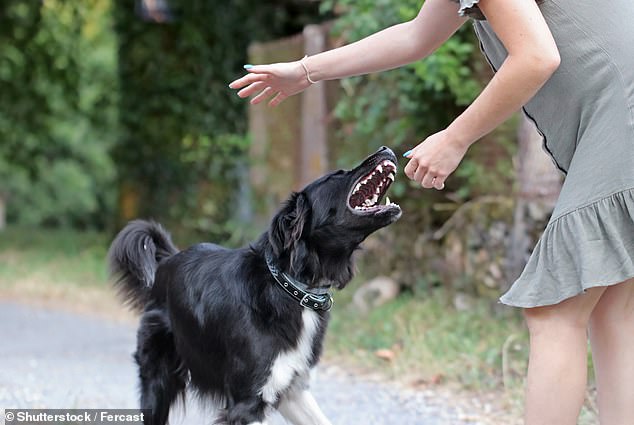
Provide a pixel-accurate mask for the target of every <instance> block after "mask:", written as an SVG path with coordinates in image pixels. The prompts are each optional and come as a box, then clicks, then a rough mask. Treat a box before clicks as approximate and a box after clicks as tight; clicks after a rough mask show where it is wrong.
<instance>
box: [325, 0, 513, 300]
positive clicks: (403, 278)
mask: <svg viewBox="0 0 634 425" xmlns="http://www.w3.org/2000/svg"><path fill="white" fill-rule="evenodd" d="M447 1H449V0H447ZM421 3H422V2H421V1H420V0H327V1H324V2H323V3H322V9H323V10H325V11H331V12H333V11H337V12H339V13H340V17H339V18H338V20H337V22H336V23H335V25H334V32H335V34H336V35H337V36H338V37H340V38H342V39H343V40H345V41H346V42H352V41H355V40H358V39H360V38H362V37H365V36H367V35H369V34H372V33H374V32H376V31H379V30H381V29H383V28H386V27H388V26H390V25H394V24H397V23H400V22H404V21H407V20H410V19H413V18H414V17H415V16H416V14H417V13H418V11H419V10H420V6H421ZM478 50H479V49H478V47H477V40H476V38H475V35H474V33H473V31H472V29H471V28H470V25H468V24H467V25H464V26H463V27H462V28H461V29H460V30H458V32H457V33H456V34H455V35H454V36H453V37H451V38H450V39H449V40H448V41H446V42H445V43H444V44H443V45H442V46H441V47H440V48H439V49H438V50H437V51H436V52H435V53H434V54H432V55H431V56H430V57H428V58H426V59H424V60H422V61H418V62H415V63H412V64H410V65H407V66H404V67H401V68H399V69H395V70H392V71H388V72H383V73H377V74H372V75H369V76H365V77H357V78H350V79H346V80H344V81H342V87H343V91H344V93H345V95H344V96H341V98H340V100H339V102H338V104H337V106H336V109H335V115H336V117H337V118H338V119H339V122H340V131H339V137H338V138H339V139H340V140H345V146H336V147H335V150H336V155H335V156H336V158H337V159H338V160H340V161H342V162H345V163H352V162H354V161H353V160H352V159H351V158H352V157H354V158H359V157H363V156H364V155H365V154H367V152H368V151H371V150H372V149H376V148H378V147H379V146H381V145H389V146H390V147H392V149H394V150H395V152H397V154H402V153H404V152H405V151H407V150H409V149H411V148H412V147H414V146H415V145H416V144H418V143H419V142H420V141H421V140H423V139H424V138H425V137H426V136H429V135H431V134H433V133H435V132H437V131H439V130H442V129H443V128H445V127H446V126H447V125H449V124H450V123H451V121H452V120H453V119H455V117H457V116H458V115H459V114H460V113H461V112H462V111H463V110H464V109H465V107H466V106H467V105H469V104H470V102H471V101H472V100H473V99H474V98H475V97H476V95H477V94H478V93H479V91H480V89H481V88H482V86H483V85H484V83H485V82H486V79H487V78H488V74H487V72H486V71H487V69H488V66H487V65H486V63H485V62H484V60H483V58H482V56H481V55H480V52H479V51H478ZM511 131H512V130H511ZM491 139H492V140H487V141H483V142H481V143H478V144H476V145H474V146H473V147H472V148H471V149H470V151H469V153H468V154H467V156H466V157H465V159H464V160H463V161H462V163H461V165H460V167H459V168H458V169H457V170H456V172H455V173H454V174H453V175H452V176H451V177H450V178H449V179H448V181H447V188H446V189H445V191H443V192H437V191H434V190H420V187H419V186H418V185H417V184H414V183H412V182H409V181H408V179H407V178H404V177H401V178H399V179H397V180H396V182H395V183H394V185H393V187H392V189H391V190H390V193H391V194H390V197H391V198H393V199H395V200H396V202H398V203H399V204H400V205H401V206H402V207H403V210H404V211H405V214H404V215H403V218H402V219H401V220H400V222H399V223H398V224H397V225H395V226H393V227H392V228H391V229H390V231H389V232H385V233H383V234H380V235H378V238H380V239H381V243H378V244H377V248H378V250H377V251H376V252H375V251H373V249H372V248H370V249H368V250H367V251H368V254H367V255H368V258H371V260H370V261H367V264H364V269H365V270H366V271H368V272H369V273H375V274H379V273H385V271H386V270H390V271H391V274H392V276H393V277H394V278H396V279H397V280H399V281H400V282H401V283H403V284H406V285H409V286H410V287H412V289H413V290H416V289H418V288H423V289H425V291H427V290H428V289H429V288H430V287H432V286H434V285H440V284H443V283H444V284H446V285H448V286H451V285H452V283H451V281H450V280H448V279H446V278H445V275H446V274H447V273H445V272H446V270H447V269H450V268H451V265H449V264H446V262H445V261H444V260H442V259H444V258H446V257H447V256H448V254H447V249H446V247H444V246H443V241H442V240H437V239H436V238H434V236H433V235H434V234H435V232H436V231H438V230H439V229H440V228H441V227H442V226H443V224H444V223H446V222H447V220H449V219H450V217H451V216H452V214H453V213H454V212H455V211H456V210H457V209H458V208H459V207H460V205H461V204H463V203H464V202H467V201H471V200H474V199H476V198H478V197H480V196H483V195H494V194H508V191H509V188H510V187H512V176H513V169H512V164H511V161H510V157H511V153H512V151H513V147H514V146H513V143H512V142H513V136H512V135H509V128H508V127H506V128H505V129H503V131H497V132H496V133H495V135H493V137H491ZM392 195H394V196H392ZM483 221H484V222H485V223H484V224H485V225H486V224H487V220H486V219H485V220H483ZM470 224H471V223H470ZM370 246H372V245H370ZM387 247H389V249H388V248H387ZM386 252H388V253H389V254H388V255H386V254H385V253H386ZM470 283H471V284H474V285H475V284H476V283H477V282H470ZM426 293H427V292H426Z"/></svg>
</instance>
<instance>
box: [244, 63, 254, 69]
mask: <svg viewBox="0 0 634 425" xmlns="http://www.w3.org/2000/svg"><path fill="white" fill-rule="evenodd" d="M251 68H253V65H250V64H246V65H244V69H251Z"/></svg>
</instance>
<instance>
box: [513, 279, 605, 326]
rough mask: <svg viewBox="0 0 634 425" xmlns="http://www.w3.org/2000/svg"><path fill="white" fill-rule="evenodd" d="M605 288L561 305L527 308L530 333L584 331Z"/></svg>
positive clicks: (570, 299) (586, 293)
mask: <svg viewBox="0 0 634 425" xmlns="http://www.w3.org/2000/svg"><path fill="white" fill-rule="evenodd" d="M604 290H605V288H592V289H589V290H588V291H586V292H585V293H583V294H581V295H577V296H575V297H572V298H568V299H567V300H564V301H562V302H561V303H559V304H555V305H550V306H543V307H535V308H526V309H524V318H525V320H526V325H527V326H528V330H529V333H530V334H531V335H536V334H539V333H543V332H549V333H555V334H556V333H558V332H562V331H566V330H570V331H582V332H585V330H586V329H587V327H588V324H589V321H590V316H591V314H592V311H593V310H594V308H595V306H596V305H597V303H598V302H599V300H600V299H601V296H602V294H603V292H604Z"/></svg>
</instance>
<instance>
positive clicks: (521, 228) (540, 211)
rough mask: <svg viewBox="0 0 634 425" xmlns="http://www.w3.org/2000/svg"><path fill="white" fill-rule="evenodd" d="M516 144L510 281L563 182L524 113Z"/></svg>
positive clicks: (544, 221)
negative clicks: (514, 202) (516, 188)
mask: <svg viewBox="0 0 634 425" xmlns="http://www.w3.org/2000/svg"><path fill="white" fill-rule="evenodd" d="M518 143H519V153H518V158H517V182H518V194H517V202H516V206H515V212H514V218H513V230H512V234H511V241H510V249H509V258H508V267H507V276H508V279H507V281H508V282H509V284H510V283H512V281H513V280H515V279H516V278H517V277H518V276H519V274H520V273H521V271H522V269H523V268H524V265H525V264H526V262H527V260H528V257H529V255H530V252H531V250H532V248H533V246H534V244H535V243H536V239H537V236H538V235H541V233H542V231H543V229H544V226H545V224H546V222H547V220H548V218H549V216H550V214H551V213H552V210H553V207H554V206H555V202H556V200H557V197H558V196H559V192H560V190H561V183H562V175H561V173H560V172H559V170H557V168H556V167H555V165H554V163H553V161H552V159H551V157H550V156H549V155H548V154H547V153H546V152H545V151H544V149H543V139H542V136H541V135H540V134H539V132H538V131H537V130H536V128H535V126H534V124H533V123H532V122H531V121H529V119H528V118H527V117H526V116H525V115H524V114H522V119H521V123H520V125H519V127H518Z"/></svg>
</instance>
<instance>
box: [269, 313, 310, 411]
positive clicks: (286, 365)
mask: <svg viewBox="0 0 634 425" xmlns="http://www.w3.org/2000/svg"><path fill="white" fill-rule="evenodd" d="M319 320H320V318H319V316H318V315H317V313H316V312H314V311H313V310H309V309H304V311H303V312H302V322H303V326H302V331H301V333H300V337H299V340H298V342H297V346H296V347H295V348H294V349H291V350H289V351H285V352H282V353H280V354H279V355H278V356H277V358H276V359H275V361H274V362H273V366H272V367H271V375H270V376H269V379H268V380H267V381H266V384H265V385H264V386H263V387H262V399H263V400H264V401H265V402H267V403H270V404H273V403H275V402H276V401H277V399H278V397H279V395H280V393H282V392H283V391H284V390H286V389H287V388H288V387H289V385H290V384H291V382H292V381H293V378H294V377H295V376H296V375H304V374H307V373H308V372H309V362H310V359H311V357H312V355H313V340H314V338H315V334H316V333H317V331H318V329H319Z"/></svg>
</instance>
